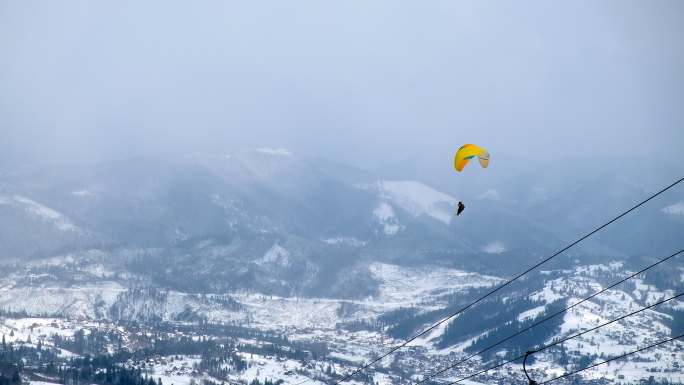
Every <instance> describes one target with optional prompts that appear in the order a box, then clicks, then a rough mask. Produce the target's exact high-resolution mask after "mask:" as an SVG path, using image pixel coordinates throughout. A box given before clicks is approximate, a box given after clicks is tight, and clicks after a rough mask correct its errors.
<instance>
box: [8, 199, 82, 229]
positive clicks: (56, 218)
mask: <svg viewBox="0 0 684 385" xmlns="http://www.w3.org/2000/svg"><path fill="white" fill-rule="evenodd" d="M12 199H13V200H14V201H15V202H16V203H19V204H21V205H22V206H24V209H25V210H26V212H28V213H29V214H31V215H33V216H36V217H38V218H40V219H42V220H44V221H48V222H52V223H53V224H54V225H55V227H57V228H58V229H59V230H62V231H78V230H79V228H78V227H77V226H76V225H74V224H73V223H72V222H71V220H70V219H69V218H67V217H66V216H64V215H63V214H61V213H59V212H57V211H55V210H53V209H51V208H49V207H47V206H44V205H42V204H40V203H38V202H36V201H34V200H31V199H29V198H26V197H23V196H19V195H15V196H13V197H12Z"/></svg>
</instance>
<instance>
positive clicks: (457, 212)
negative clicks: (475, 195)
mask: <svg viewBox="0 0 684 385" xmlns="http://www.w3.org/2000/svg"><path fill="white" fill-rule="evenodd" d="M464 209H465V205H464V204H463V202H458V211H456V215H457V216H458V215H461V213H462V212H463V210H464Z"/></svg>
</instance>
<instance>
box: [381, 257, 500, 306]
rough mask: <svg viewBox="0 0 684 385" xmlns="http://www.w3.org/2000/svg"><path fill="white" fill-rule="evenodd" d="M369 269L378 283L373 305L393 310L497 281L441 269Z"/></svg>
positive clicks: (494, 278) (388, 266)
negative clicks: (377, 303)
mask: <svg viewBox="0 0 684 385" xmlns="http://www.w3.org/2000/svg"><path fill="white" fill-rule="evenodd" d="M369 269H370V271H371V274H373V278H375V279H376V280H378V281H380V282H381V285H380V294H379V296H378V298H377V301H378V302H381V303H383V304H385V305H390V304H391V305H393V306H396V307H399V306H410V305H411V304H415V303H417V302H419V301H421V299H424V298H430V297H433V296H435V295H439V294H449V293H453V292H459V291H463V290H466V289H469V288H475V287H488V286H492V285H494V284H496V283H498V282H500V281H501V280H500V279H499V278H497V277H491V276H485V275H480V274H476V273H469V272H465V271H462V270H456V269H448V268H443V267H423V268H412V267H402V266H397V265H391V264H387V263H373V264H371V265H370V267H369Z"/></svg>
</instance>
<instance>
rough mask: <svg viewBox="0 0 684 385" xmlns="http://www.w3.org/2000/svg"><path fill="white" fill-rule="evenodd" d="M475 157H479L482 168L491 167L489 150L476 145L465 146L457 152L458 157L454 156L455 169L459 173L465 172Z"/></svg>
mask: <svg viewBox="0 0 684 385" xmlns="http://www.w3.org/2000/svg"><path fill="white" fill-rule="evenodd" d="M474 157H477V159H478V160H479V161H480V166H482V168H487V166H489V152H487V150H485V149H484V148H482V147H479V146H476V145H474V144H464V145H463V146H461V148H459V149H458V151H456V156H454V168H455V169H456V171H458V172H461V171H463V168H464V167H465V166H466V164H468V162H469V161H470V160H471V159H473V158H474Z"/></svg>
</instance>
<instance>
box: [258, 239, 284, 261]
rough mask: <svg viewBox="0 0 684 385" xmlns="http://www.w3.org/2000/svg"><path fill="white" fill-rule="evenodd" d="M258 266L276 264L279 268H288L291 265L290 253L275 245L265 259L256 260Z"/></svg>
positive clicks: (265, 255)
mask: <svg viewBox="0 0 684 385" xmlns="http://www.w3.org/2000/svg"><path fill="white" fill-rule="evenodd" d="M256 264H257V265H266V264H276V265H278V266H287V265H289V264H290V252H289V251H288V250H287V249H285V248H283V247H282V246H280V245H278V244H275V245H273V246H272V247H271V248H270V249H268V251H267V252H266V254H264V256H263V257H261V258H259V259H258V260H256Z"/></svg>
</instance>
